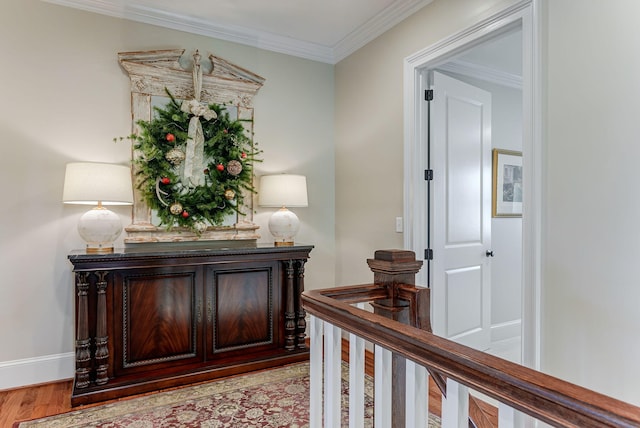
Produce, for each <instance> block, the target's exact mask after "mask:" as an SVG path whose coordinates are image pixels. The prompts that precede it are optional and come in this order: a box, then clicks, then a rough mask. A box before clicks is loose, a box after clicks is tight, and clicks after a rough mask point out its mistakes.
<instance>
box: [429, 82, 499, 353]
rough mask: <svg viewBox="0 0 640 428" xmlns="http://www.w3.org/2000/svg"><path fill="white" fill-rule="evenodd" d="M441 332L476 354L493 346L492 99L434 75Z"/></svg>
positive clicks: (436, 316) (435, 269) (436, 309)
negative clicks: (474, 349) (469, 347)
mask: <svg viewBox="0 0 640 428" xmlns="http://www.w3.org/2000/svg"><path fill="white" fill-rule="evenodd" d="M432 89H433V102H432V104H431V109H430V112H431V126H430V134H431V135H430V145H431V148H430V150H431V168H432V169H433V184H432V185H433V187H432V189H433V193H432V198H433V199H432V203H431V210H432V217H431V218H432V225H431V228H432V232H431V236H432V238H433V241H432V242H433V245H432V249H433V261H432V273H433V277H432V281H431V293H432V294H431V295H432V299H433V311H432V314H433V317H432V321H433V330H434V332H435V333H436V334H438V335H440V336H444V337H447V338H449V339H451V340H454V341H456V342H459V343H463V344H465V345H467V346H471V347H473V348H476V349H480V350H486V349H488V348H489V344H490V340H491V337H490V324H491V296H490V293H491V284H490V281H491V254H492V253H491V94H490V93H488V92H486V91H484V90H481V89H479V88H476V87H474V86H471V85H468V84H466V83H463V82H461V81H459V80H456V79H453V78H451V77H449V76H446V75H444V74H441V73H438V72H435V71H434V72H433V76H432Z"/></svg>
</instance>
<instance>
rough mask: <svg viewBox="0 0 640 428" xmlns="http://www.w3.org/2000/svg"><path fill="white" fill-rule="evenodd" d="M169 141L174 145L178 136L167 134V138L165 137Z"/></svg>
mask: <svg viewBox="0 0 640 428" xmlns="http://www.w3.org/2000/svg"><path fill="white" fill-rule="evenodd" d="M165 138H166V139H167V141H168V142H170V143H173V142H174V141H176V136H175V135H173V134H171V133H169V134H167V136H166V137H165Z"/></svg>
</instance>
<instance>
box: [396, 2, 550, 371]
mask: <svg viewBox="0 0 640 428" xmlns="http://www.w3.org/2000/svg"><path fill="white" fill-rule="evenodd" d="M533 7H534V5H533V4H532V3H531V2H530V1H523V2H521V3H519V4H518V5H516V7H513V8H510V9H509V10H505V11H503V12H500V13H498V14H497V15H495V16H493V17H491V18H490V19H488V20H486V21H484V22H481V23H479V24H477V25H476V26H474V27H473V28H471V29H468V30H467V31H464V32H461V33H459V34H457V35H454V36H452V37H451V38H449V39H447V40H445V41H444V42H441V43H439V44H437V45H434V46H432V47H429V48H426V49H425V50H423V51H420V52H418V53H416V54H414V55H413V56H411V57H409V58H407V60H406V62H405V116H406V120H405V218H407V219H408V222H407V226H408V227H407V229H406V230H405V247H406V248H411V249H412V250H414V251H415V252H416V254H423V253H424V254H425V258H426V259H427V260H426V264H427V269H424V270H423V272H421V274H420V275H421V277H419V278H417V281H419V282H418V283H422V284H429V286H430V288H431V295H432V299H431V300H432V312H431V313H432V322H433V327H434V333H436V334H439V335H442V336H445V337H452V338H453V339H454V340H455V338H454V337H453V336H456V334H457V333H460V331H464V329H468V330H469V331H472V330H473V329H481V328H485V329H487V328H488V329H489V331H488V332H487V333H488V336H486V337H489V338H490V343H489V344H488V345H482V344H478V345H477V346H476V347H478V348H480V349H482V350H484V351H488V352H490V353H494V354H496V355H498V356H501V357H503V358H506V359H509V360H512V361H515V362H518V363H523V364H525V365H527V366H529V367H532V368H539V349H538V348H539V347H538V342H539V327H538V323H539V316H538V304H539V297H538V296H539V291H538V290H539V284H538V281H539V272H540V270H539V256H538V255H539V247H538V245H539V244H538V242H539V240H538V239H537V238H536V237H537V236H538V235H539V233H540V229H539V227H538V219H539V218H540V215H541V207H540V200H539V192H540V181H541V180H540V177H541V174H540V171H539V168H540V157H541V150H540V144H539V114H538V113H537V111H536V108H537V107H536V106H537V105H538V98H539V96H538V95H537V91H538V89H537V88H538V85H537V82H538V79H539V73H538V71H537V64H538V59H537V58H538V57H537V54H536V52H537V44H536V43H534V42H535V37H534V35H535V31H534V28H535V26H534V23H535V21H534V14H533ZM434 75H444V76H446V77H447V78H453V79H455V80H456V81H460V82H463V84H465V85H472V86H474V87H478V88H481V89H482V90H484V91H487V92H489V93H490V94H491V105H492V107H490V110H491V111H492V116H493V118H492V121H491V126H490V128H491V130H490V137H489V141H490V145H491V149H494V148H498V149H503V150H510V151H516V152H521V153H522V155H523V162H522V166H523V186H524V188H525V191H524V200H523V216H522V218H491V216H490V215H487V211H486V210H484V211H482V213H480V214H479V216H478V217H479V218H480V217H481V218H482V219H484V220H488V221H489V224H490V229H489V232H488V233H489V234H490V237H489V240H488V241H483V242H489V244H488V245H489V246H490V247H491V248H484V247H482V245H478V246H476V247H477V248H475V249H474V250H473V251H475V252H477V253H478V255H482V256H483V257H484V255H485V252H486V254H492V255H494V257H489V256H487V257H486V259H484V260H482V261H479V262H478V264H477V266H478V267H479V268H478V269H477V272H475V271H474V269H473V267H467V268H464V269H462V268H461V269H457V270H456V269H453V270H452V271H455V273H461V275H458V277H457V278H463V279H462V280H460V279H455V280H454V279H453V278H454V276H453V275H449V272H445V271H444V270H443V269H442V266H441V265H438V263H443V259H442V258H441V259H438V257H439V256H440V257H443V252H442V249H443V248H444V246H442V245H441V246H440V247H438V238H437V235H434V234H437V233H444V234H445V235H446V233H447V232H446V228H447V227H450V226H451V225H450V223H448V222H449V221H450V220H447V219H446V218H444V217H442V216H440V217H438V215H434V206H433V204H434V202H442V201H447V200H451V199H452V196H451V195H446V197H445V198H444V199H443V195H440V196H438V191H440V192H442V189H440V190H438V189H436V188H434V185H433V181H435V178H433V179H431V180H430V179H427V177H429V175H431V177H437V174H438V168H439V166H442V165H435V164H433V162H434V161H435V160H436V159H435V158H434V157H433V155H434V152H433V150H434V148H433V147H430V146H429V144H430V138H432V136H433V128H432V127H434V126H436V125H435V124H434V123H432V120H433V113H434V112H433V111H430V109H435V108H438V107H437V106H436V105H433V104H432V103H431V102H425V101H426V100H427V99H428V98H429V97H427V96H425V97H422V95H423V94H425V95H426V94H427V92H425V91H428V90H431V89H435V90H436V91H437V87H436V88H434V87H433V86H434V80H435V79H434ZM447 106H450V104H448V103H447ZM470 111H471V110H470ZM480 116H481V114H480V115H479V117H480ZM451 129H453V128H451ZM431 144H433V142H431ZM448 155H449V154H446V155H445V156H448ZM440 159H443V158H442V157H441V158H440ZM485 160H486V158H485ZM424 171H429V173H428V174H427V173H425V172H424ZM431 171H433V172H431ZM445 173H446V172H445ZM476 176H477V174H476ZM451 177H452V176H450V175H447V177H446V178H447V179H451ZM482 177H484V178H483V180H484V181H486V177H487V176H486V175H483V176H482ZM440 179H441V180H442V179H443V177H440ZM486 189H487V187H485V190H484V192H486ZM481 192H482V191H481ZM438 198H440V199H438ZM446 198H449V199H446ZM482 198H484V199H485V200H486V194H485V195H481V199H482ZM463 199H464V195H463ZM435 209H437V207H436V208H435ZM489 212H490V211H489ZM487 217H489V218H488V219H487ZM479 230H480V233H485V234H486V233H487V232H486V230H487V229H484V230H481V229H479ZM443 231H444V232H443ZM446 239H447V238H446V237H445V239H444V241H446ZM440 241H443V239H440ZM468 241H469V242H470V241H471V240H468ZM434 244H435V247H434ZM438 253H440V254H438ZM431 255H433V259H432V260H429V258H430V256H431ZM439 268H440V269H439ZM485 270H487V271H488V272H489V278H490V279H489V283H490V288H489V296H487V295H486V292H480V291H478V292H477V293H476V296H475V297H476V300H477V302H478V304H484V305H485V306H484V307H473V308H470V307H469V306H467V307H466V308H465V307H461V308H459V309H458V313H459V314H460V313H462V314H465V315H466V316H467V319H466V320H463V321H462V322H460V319H459V318H456V317H457V315H456V314H455V311H454V310H452V309H451V308H452V307H453V308H455V307H457V305H453V306H451V305H450V306H449V307H447V304H446V302H447V299H448V298H452V297H451V295H454V294H455V291H452V290H453V289H447V287H448V286H447V285H446V282H447V279H451V283H452V284H453V283H456V284H457V285H460V284H463V286H466V285H464V284H466V283H465V281H466V279H465V278H473V277H475V278H476V279H477V278H481V277H482V276H483V275H485V276H484V277H485V278H487V277H486V274H485V273H484V271H485ZM442 272H445V274H444V276H443V274H442ZM438 275H439V276H438ZM447 275H448V276H447ZM456 281H457V282H456ZM480 282H482V281H480ZM443 283H445V284H444V285H443ZM439 287H440V288H439ZM459 290H465V289H464V288H460V289H459ZM466 290H467V291H464V292H462V293H459V298H460V300H459V302H463V303H464V304H468V300H469V299H466V297H467V296H468V294H466V293H468V290H471V288H470V287H467V289H466ZM483 293H484V294H483ZM482 302H484V303H482ZM474 304H475V303H474ZM469 311H471V316H468V315H469V313H470V312H469ZM486 311H489V313H490V315H489V316H488V318H489V319H490V322H489V324H487V323H486V322H485V323H484V324H483V325H481V324H482V323H481V322H480V319H481V318H483V317H484V319H485V320H486V319H487V315H488V314H487V313H486ZM474 316H475V317H476V318H477V319H476V318H474ZM463 318H464V316H463ZM474 322H475V323H476V324H477V325H474ZM465 323H467V324H468V325H467V324H465ZM461 329H462V330H461ZM458 336H459V337H462V336H463V335H461V334H459V335H458ZM460 341H461V342H462V343H465V341H464V340H460ZM472 343H474V344H477V343H478V342H472ZM467 344H469V343H467ZM483 348H484V349H483Z"/></svg>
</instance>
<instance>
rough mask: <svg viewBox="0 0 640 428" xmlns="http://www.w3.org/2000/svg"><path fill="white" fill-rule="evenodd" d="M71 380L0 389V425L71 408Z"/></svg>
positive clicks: (66, 410)
mask: <svg viewBox="0 0 640 428" xmlns="http://www.w3.org/2000/svg"><path fill="white" fill-rule="evenodd" d="M71 383H72V382H71V381H70V380H68V381H62V382H55V383H47V384H42V385H36V386H30V387H24V388H17V389H10V390H5V391H0V427H2V428H11V426H12V425H13V423H14V422H16V421H23V420H25V419H34V418H41V417H44V416H50V415H56V414H58V413H64V412H68V411H69V410H71Z"/></svg>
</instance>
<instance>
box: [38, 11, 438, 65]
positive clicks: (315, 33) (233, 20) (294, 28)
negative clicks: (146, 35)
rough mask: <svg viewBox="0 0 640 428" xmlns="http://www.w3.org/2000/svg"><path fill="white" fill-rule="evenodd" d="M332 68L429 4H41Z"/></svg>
mask: <svg viewBox="0 0 640 428" xmlns="http://www.w3.org/2000/svg"><path fill="white" fill-rule="evenodd" d="M43 1H46V2H48V3H54V4H58V5H62V6H69V7H73V8H77V9H82V10H86V11H89V12H95V13H100V14H104V15H109V16H115V17H119V18H125V19H130V20H133V21H138V22H144V23H147V24H154V25H161V26H163V27H167V28H172V29H174V30H181V31H186V32H189V33H195V34H201V35H205V36H210V37H215V38H218V39H222V40H228V41H232V42H237V43H241V44H244V45H249V46H254V47H258V48H261V49H267V50H271V51H275V52H281V53H286V54H289V55H294V56H298V57H302V58H307V59H312V60H315V61H321V62H326V63H330V64H335V63H336V62H338V61H340V60H341V59H343V58H345V57H347V56H348V55H349V54H351V53H352V52H354V51H356V50H357V49H359V48H361V47H362V46H364V45H365V44H366V43H368V42H370V41H371V40H373V39H374V38H376V37H377V36H379V35H380V34H382V33H384V32H385V31H387V30H388V29H390V28H391V27H393V26H394V25H396V24H397V23H399V22H400V21H402V20H403V19H405V18H406V17H408V16H410V15H411V14H413V13H414V12H416V11H418V10H419V9H421V8H422V7H424V6H426V5H427V4H429V3H431V2H432V1H433V0H269V1H267V0H43Z"/></svg>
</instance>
